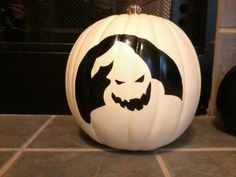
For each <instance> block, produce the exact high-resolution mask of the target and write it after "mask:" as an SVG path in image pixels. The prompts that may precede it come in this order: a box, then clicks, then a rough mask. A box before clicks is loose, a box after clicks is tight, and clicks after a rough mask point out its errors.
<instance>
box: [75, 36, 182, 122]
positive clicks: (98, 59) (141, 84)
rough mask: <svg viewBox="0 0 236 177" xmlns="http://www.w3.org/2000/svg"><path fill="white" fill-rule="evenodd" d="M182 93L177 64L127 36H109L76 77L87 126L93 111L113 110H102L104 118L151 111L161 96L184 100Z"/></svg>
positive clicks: (141, 41) (79, 103) (157, 50)
mask: <svg viewBox="0 0 236 177" xmlns="http://www.w3.org/2000/svg"><path fill="white" fill-rule="evenodd" d="M182 93H183V90H182V79H181V76H180V73H179V70H178V67H177V66H176V64H175V63H174V61H173V60H172V59H171V58H170V57H169V56H168V55H167V54H165V53H164V52H163V51H161V50H159V49H158V48H156V46H154V45H153V44H152V43H150V42H149V41H147V40H146V39H142V38H138V37H136V36H133V35H126V34H121V35H113V36H109V37H107V38H105V39H104V40H103V41H101V42H100V43H99V44H98V45H96V46H94V47H92V48H91V49H90V50H89V51H88V52H87V54H86V55H85V56H84V58H83V60H82V61H81V63H80V65H79V68H78V73H77V78H76V101H77V105H78V108H79V112H80V114H81V117H82V118H83V120H84V121H85V122H87V123H91V114H92V112H93V111H94V110H97V109H100V108H102V107H109V110H106V111H104V110H102V113H101V115H105V114H107V113H108V112H113V110H116V111H117V112H118V114H119V115H123V114H127V115H130V114H133V113H134V112H140V111H142V112H143V113H144V112H145V108H148V107H149V112H150V109H151V108H152V107H153V106H154V105H156V101H152V100H157V95H172V96H175V97H177V98H179V99H182ZM152 97H153V99H152ZM154 107H155V106H154ZM95 117H97V116H95ZM107 117H111V115H109V116H107ZM123 117H124V115H123ZM117 119H119V118H118V117H117Z"/></svg>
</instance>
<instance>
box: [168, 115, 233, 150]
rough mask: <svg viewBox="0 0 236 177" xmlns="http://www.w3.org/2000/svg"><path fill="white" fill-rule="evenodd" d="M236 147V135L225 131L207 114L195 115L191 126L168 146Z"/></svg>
mask: <svg viewBox="0 0 236 177" xmlns="http://www.w3.org/2000/svg"><path fill="white" fill-rule="evenodd" d="M206 147H207V148H215V147H236V137H235V136H232V135H230V134H227V133H225V132H223V131H222V130H221V129H220V128H218V126H216V125H215V124H214V119H213V118H209V117H207V116H198V117H195V118H194V120H193V122H192V124H191V125H190V127H189V128H188V129H187V130H186V131H185V132H184V134H183V135H182V136H180V137H179V138H178V139H177V140H176V141H174V142H173V143H171V144H169V145H168V146H166V148H206Z"/></svg>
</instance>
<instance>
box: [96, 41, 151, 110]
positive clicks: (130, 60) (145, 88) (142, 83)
mask: <svg viewBox="0 0 236 177" xmlns="http://www.w3.org/2000/svg"><path fill="white" fill-rule="evenodd" d="M114 56H115V58H114ZM110 63H112V69H111V71H110V73H109V74H108V75H107V78H108V79H109V80H110V81H111V82H110V84H109V85H108V87H107V88H106V89H105V92H104V101H105V104H106V105H108V104H109V105H113V106H116V107H117V106H119V107H120V108H121V109H127V110H129V111H134V110H137V111H139V110H141V109H143V107H145V106H146V105H148V103H149V100H150V95H151V79H152V78H151V73H150V71H149V69H148V66H147V65H146V64H145V62H144V61H143V60H142V59H141V57H140V56H138V55H137V54H136V53H135V52H134V50H133V49H132V48H130V47H128V46H127V44H125V43H123V42H115V44H114V45H113V46H112V47H111V49H110V50H108V51H107V52H106V53H105V54H104V55H102V56H101V57H99V58H97V60H96V62H95V66H101V65H105V66H106V65H109V64H110ZM98 69H99V68H94V69H93V70H92V77H93V76H94V75H95V74H96V72H97V71H98Z"/></svg>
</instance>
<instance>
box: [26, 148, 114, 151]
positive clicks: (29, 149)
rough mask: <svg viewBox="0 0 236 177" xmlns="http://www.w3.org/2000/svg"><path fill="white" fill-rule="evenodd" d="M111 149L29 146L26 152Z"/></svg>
mask: <svg viewBox="0 0 236 177" xmlns="http://www.w3.org/2000/svg"><path fill="white" fill-rule="evenodd" d="M104 151H111V150H110V149H99V148H27V149H25V152H104Z"/></svg>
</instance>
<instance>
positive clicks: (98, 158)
mask: <svg viewBox="0 0 236 177" xmlns="http://www.w3.org/2000/svg"><path fill="white" fill-rule="evenodd" d="M31 176H34V177H92V176H96V177H133V176H135V177H163V175H162V172H161V169H160V167H159V165H158V163H157V161H156V160H155V157H154V155H151V154H148V153H126V152H119V153H118V152H116V153H115V152H88V153H86V152H82V153H81V152H80V153H75V152H66V153H65V152H63V153H59V152H58V153H53V152H50V153H48V152H27V153H25V154H24V155H23V156H22V157H21V158H20V159H19V160H18V161H17V162H16V163H15V164H14V165H13V166H12V167H11V168H10V170H9V171H8V172H7V173H6V174H5V175H4V176H3V177H31Z"/></svg>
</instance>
